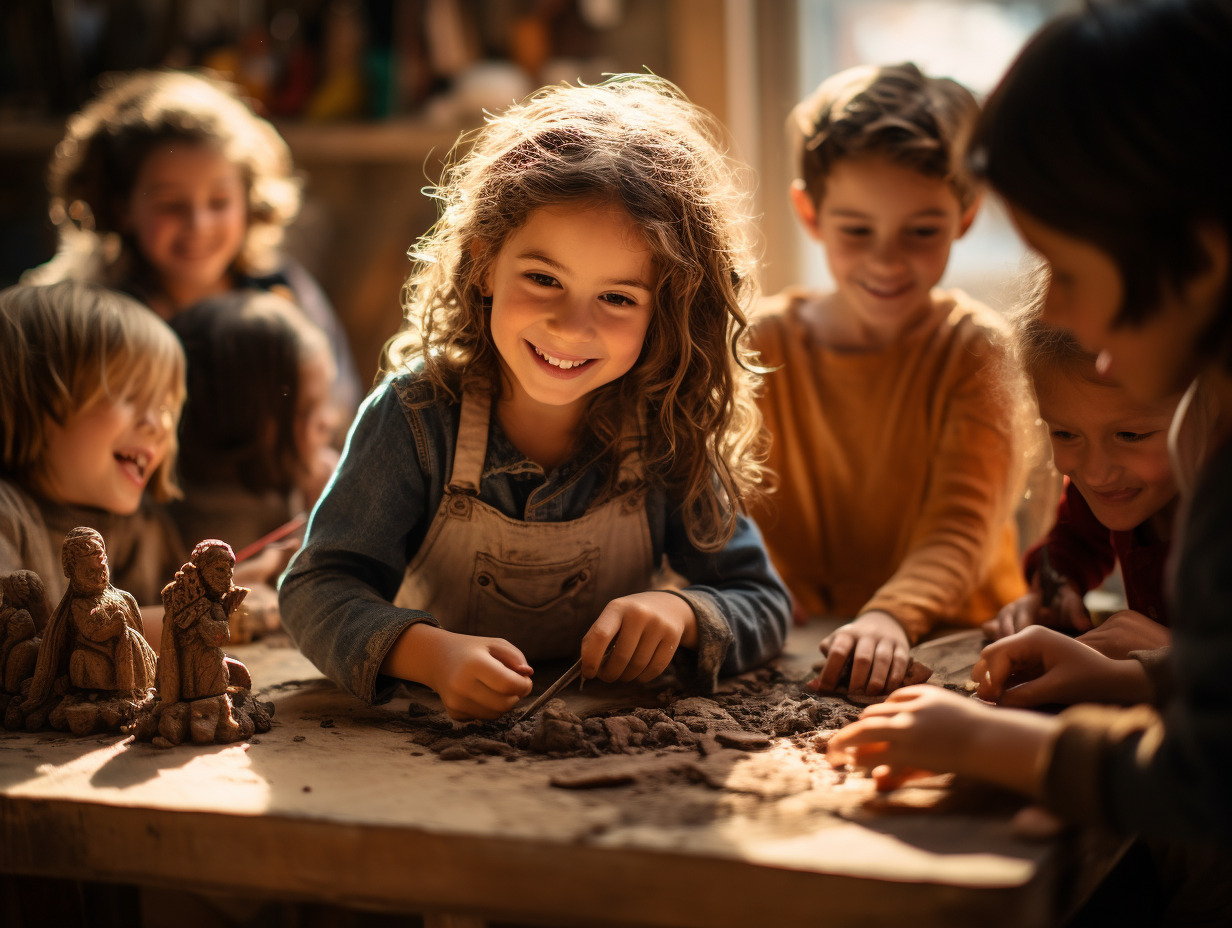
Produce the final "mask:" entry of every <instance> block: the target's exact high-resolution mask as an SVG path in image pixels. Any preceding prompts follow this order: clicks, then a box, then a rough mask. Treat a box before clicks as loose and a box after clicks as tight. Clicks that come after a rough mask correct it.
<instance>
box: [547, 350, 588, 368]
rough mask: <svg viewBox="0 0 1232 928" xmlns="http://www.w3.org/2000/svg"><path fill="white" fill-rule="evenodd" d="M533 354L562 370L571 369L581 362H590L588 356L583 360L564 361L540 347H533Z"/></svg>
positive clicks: (581, 363) (580, 364) (578, 365)
mask: <svg viewBox="0 0 1232 928" xmlns="http://www.w3.org/2000/svg"><path fill="white" fill-rule="evenodd" d="M535 354H537V355H539V357H541V358H543V360H545V361H547V362H548V363H549V364H551V365H552V366H553V367H559V368H560V369H561V370H562V371H568V370H572V369H573V368H575V367H581V366H582V365H583V364H587V363H589V362H590V358H586V359H585V360H584V361H565V360H563V359H561V358H554V357H552V356H551V355H550V354H548V353H547V352H546V351H544V350H543V349H541V348H535Z"/></svg>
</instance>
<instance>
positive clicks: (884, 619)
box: [752, 64, 1024, 695]
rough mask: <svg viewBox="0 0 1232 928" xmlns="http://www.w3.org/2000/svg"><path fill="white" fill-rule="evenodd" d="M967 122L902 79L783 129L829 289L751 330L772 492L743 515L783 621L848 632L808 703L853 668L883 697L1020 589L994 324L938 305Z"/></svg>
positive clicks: (962, 208) (961, 302)
mask: <svg viewBox="0 0 1232 928" xmlns="http://www.w3.org/2000/svg"><path fill="white" fill-rule="evenodd" d="M977 115H978V107H977V105H976V102H975V99H974V98H973V97H972V96H971V94H970V93H969V92H968V91H967V90H965V89H964V88H963V87H961V86H960V85H958V84H956V83H954V82H953V81H949V80H943V79H938V78H931V77H927V76H925V75H924V74H922V73H921V72H920V71H919V69H917V68H916V67H915V66H914V65H911V64H904V65H898V66H893V67H860V68H854V69H852V70H848V71H844V72H842V73H840V74H837V75H834V76H833V77H831V78H830V79H828V80H826V81H825V82H823V83H822V84H821V86H820V87H818V89H817V90H816V91H815V92H814V93H813V94H812V95H811V96H810V97H808V98H807V99H805V100H804V101H803V102H801V103H800V104H798V105H797V106H796V108H795V109H794V110H793V111H792V114H791V117H790V118H789V120H788V130H789V133H790V136H791V140H792V146H793V150H794V152H795V157H796V162H797V169H798V171H799V176H798V179H797V180H796V181H794V182H793V184H792V186H791V191H790V193H791V202H792V205H793V206H794V208H795V211H796V214H797V216H798V217H799V219H800V222H801V224H802V225H803V226H804V228H805V230H806V232H807V233H808V234H809V235H810V236H811V237H812V238H813V239H815V240H816V241H817V242H819V243H820V244H821V245H822V246H823V248H824V249H825V252H826V259H827V261H828V263H829V266H830V271H831V273H832V275H833V277H834V283H835V290H834V292H832V293H811V292H804V291H799V290H789V291H786V292H784V293H783V294H780V295H779V296H777V297H774V298H773V299H772V300H770V301H768V302H767V304H766V310H767V312H768V317H767V318H766V319H764V321H762V320H759V321H758V324H757V326H756V327H755V329H754V331H753V336H752V344H753V346H754V347H756V348H757V350H758V351H759V353H760V355H761V360H762V363H763V364H765V365H767V366H769V367H771V368H774V369H775V370H774V372H773V373H771V374H770V375H768V376H767V377H766V386H765V391H764V394H763V396H762V398H761V401H760V405H761V409H762V412H763V414H764V415H765V419H766V425H767V427H768V428H769V430H770V433H771V435H772V444H771V449H770V457H769V460H768V462H767V465H768V469H769V470H770V471H772V472H773V473H775V474H777V477H778V485H777V492H776V493H775V494H774V495H773V496H770V497H768V498H766V499H765V500H764V501H763V502H762V503H761V504H759V505H758V506H757V507H756V508H755V509H754V510H753V514H754V516H755V517H756V518H757V521H758V524H759V525H760V526H761V528H762V531H763V532H764V533H765V536H766V546H767V548H768V549H769V551H770V554H771V557H772V559H773V560H774V563H775V565H776V566H777V567H778V569H779V570H780V572H781V573H782V575H783V578H784V580H785V582H786V583H787V586H788V588H789V589H790V590H791V592H792V594H793V596H794V598H795V601H796V611H797V614H798V615H800V614H802V615H816V614H826V615H838V616H855V619H854V621H852V622H849V623H848V624H846V625H843V626H842V627H840V628H839V629H838V630H837V631H836V632H834V633H833V634H831V635H829V636H828V637H827V638H825V639H824V640H823V641H822V642H821V650H822V652H823V654H825V655H826V660H825V664H824V666H823V668H822V670H821V673H820V675H819V676H818V678H817V680H816V681H814V683H813V686H814V687H815V688H820V689H822V690H832V689H834V688H835V687H836V686H837V685H838V684H839V683H840V675H841V674H842V673H843V671H844V669H845V668H847V667H848V666H849V667H850V682H849V688H850V690H851V691H852V692H854V693H860V692H864V693H867V694H870V695H875V694H879V693H882V692H887V691H889V690H892V689H894V688H895V687H897V686H898V685H899V684H900V683H901V682H902V680H903V677H904V674H905V672H906V668H907V662H908V650H909V648H910V647H911V645H912V644H913V643H914V642H915V641H916V640H918V639H919V637H920V636H921V635H923V634H925V633H926V632H928V631H929V630H930V629H932V628H933V627H934V626H935V625H936V624H937V623H938V622H942V621H953V622H959V623H965V624H974V623H975V622H982V621H984V620H986V619H987V618H988V617H989V616H990V615H993V614H995V613H996V611H997V610H998V609H1000V608H1001V606H1003V605H1004V604H1005V603H1007V602H1010V601H1012V600H1013V599H1015V598H1016V597H1017V596H1019V595H1021V594H1022V592H1023V590H1024V587H1023V583H1022V578H1021V576H1020V574H1019V571H1018V567H1017V564H1016V560H1017V551H1016V541H1015V532H1014V529H1013V527H1012V524H1011V521H1010V517H1011V515H1012V511H1013V506H1014V502H1015V497H1016V490H1017V479H1016V476H1015V471H1016V454H1017V450H1016V430H1015V422H1016V416H1015V409H1016V400H1015V396H1014V392H1013V390H1012V389H1011V384H1012V381H1013V378H1012V377H1009V376H1008V373H1007V372H1008V367H1007V365H1006V354H1005V350H1004V348H1003V342H1004V323H1003V322H1002V320H1001V318H1000V317H999V316H998V315H997V314H996V313H994V312H992V311H991V310H990V309H988V308H987V307H985V306H983V305H982V304H980V303H977V302H976V301H974V300H972V299H971V298H970V297H969V296H967V295H966V294H964V293H963V292H961V291H959V290H951V291H940V290H936V289H934V288H935V286H936V284H937V282H938V281H939V280H940V279H941V276H942V274H943V273H944V272H945V267H946V262H947V260H948V258H949V253H950V246H951V244H952V243H953V242H954V241H955V240H956V239H958V238H960V237H961V236H962V235H963V234H964V233H965V232H966V231H967V229H968V227H970V225H971V223H972V221H973V220H974V218H975V214H976V210H977V208H978V205H979V193H978V189H977V186H976V183H975V181H974V179H973V178H972V177H971V176H970V174H969V173H968V172H967V171H966V170H965V169H964V168H963V167H962V165H961V155H962V151H961V149H962V143H963V140H964V139H965V137H966V136H967V134H968V133H969V131H970V128H971V126H972V124H973V123H974V121H975V119H976V117H977Z"/></svg>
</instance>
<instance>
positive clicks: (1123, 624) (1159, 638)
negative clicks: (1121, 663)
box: [1078, 609, 1172, 660]
mask: <svg viewBox="0 0 1232 928" xmlns="http://www.w3.org/2000/svg"><path fill="white" fill-rule="evenodd" d="M1078 640H1079V641H1081V642H1082V643H1083V644H1085V645H1089V646H1090V647H1092V648H1094V649H1095V650H1096V651H1098V652H1099V653H1100V654H1102V655H1104V656H1105V657H1111V658H1112V659H1113V660H1125V659H1126V658H1128V657H1129V652H1130V651H1154V650H1156V649H1157V648H1164V647H1167V646H1168V645H1170V644H1172V632H1171V630H1170V629H1169V628H1168V627H1167V626H1166V625H1160V624H1159V623H1158V622H1156V621H1155V620H1154V619H1152V618H1149V617H1148V616H1145V615H1143V614H1142V613H1141V612H1134V610H1132V609H1122V610H1121V611H1120V612H1114V613H1113V614H1112V615H1110V616H1108V618H1107V619H1105V620H1104V622H1103V623H1102V624H1101V625H1098V626H1096V627H1095V628H1093V629H1091V631H1089V632H1087V633H1086V634H1084V635H1079V636H1078Z"/></svg>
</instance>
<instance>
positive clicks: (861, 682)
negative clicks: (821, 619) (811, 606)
mask: <svg viewBox="0 0 1232 928" xmlns="http://www.w3.org/2000/svg"><path fill="white" fill-rule="evenodd" d="M818 648H819V649H820V651H821V653H822V654H823V655H825V658H826V662H825V665H824V666H823V667H822V668H821V673H820V674H818V676H817V679H815V680H810V681H809V683H808V688H809V689H811V690H813V691H814V692H823V693H826V692H833V691H834V690H835V689H837V688H838V687H839V686H840V685H841V684H842V674H843V670H844V669H845V668H846V666H847V661H848V659H850V661H851V678H850V682H849V683H848V684H847V692H848V693H853V694H856V695H866V696H880V695H881V694H882V693H888V692H890V691H891V690H894V689H897V688H898V686H899V684H901V683H902V682H903V678H904V677H905V676H906V675H907V664H908V663H909V662H910V658H911V642H910V641H909V640H908V638H907V631H906V629H904V628H903V627H902V625H900V624H899V623H898V620H897V619H895V618H894V616H892V615H890V614H889V613H888V612H866V613H864V615H862V616H860V617H859V618H858V619H856V620H854V621H852V622H848V623H847V624H846V625H843V626H840V627H839V628H837V629H835V630H834V631H833V632H831V633H830V634H829V635H827V636H826V637H825V638H823V639H821V644H819V645H818Z"/></svg>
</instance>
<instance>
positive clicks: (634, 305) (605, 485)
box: [280, 75, 788, 718]
mask: <svg viewBox="0 0 1232 928" xmlns="http://www.w3.org/2000/svg"><path fill="white" fill-rule="evenodd" d="M714 132H715V127H714V123H713V121H712V120H711V119H710V118H709V117H707V116H706V115H705V114H704V112H703V111H700V110H698V109H696V108H695V107H693V106H692V105H691V104H689V103H688V102H687V101H686V100H685V99H684V98H683V96H682V95H681V94H680V93H679V91H678V90H676V88H674V87H673V86H672V85H671V84H669V83H667V82H666V81H663V80H661V79H659V78H656V77H653V76H649V75H622V76H617V77H613V78H611V79H609V80H607V81H605V82H604V83H602V84H599V85H597V86H593V87H586V86H579V87H571V86H557V87H552V88H548V89H545V90H543V91H540V92H539V93H538V94H536V95H534V96H532V97H531V98H529V99H528V100H526V101H525V102H524V103H522V104H520V105H516V106H513V107H511V108H509V109H508V110H506V111H505V112H503V113H501V114H500V115H499V116H496V117H494V118H492V119H490V121H489V122H488V124H487V125H486V126H485V127H484V128H482V129H481V130H479V131H478V133H477V134H476V135H474V137H473V139H471V140H470V141H471V142H472V145H471V147H470V149H469V152H468V153H467V154H466V155H465V156H464V157H462V158H461V160H460V161H458V162H457V163H456V164H455V165H453V166H452V168H451V169H450V171H449V172H448V174H447V176H446V179H445V181H444V183H443V185H442V186H441V187H440V188H439V189H438V190H437V196H439V197H440V199H441V201H442V213H441V218H440V220H439V222H438V224H437V225H436V226H435V227H434V230H433V231H432V233H430V234H429V236H427V237H426V238H425V239H424V240H422V241H421V242H420V249H419V252H418V255H417V258H418V260H417V263H416V269H415V271H414V273H413V275H412V277H411V279H410V281H409V283H408V285H407V290H406V292H407V312H408V318H409V320H410V327H409V329H408V331H407V333H406V334H405V335H403V336H400V337H398V338H396V339H395V340H394V341H393V342H392V343H391V345H390V349H389V363H390V366H391V367H392V369H393V371H394V373H393V374H392V375H391V376H390V377H389V378H388V379H387V380H386V381H385V382H384V383H383V384H382V385H381V386H380V387H379V388H378V389H377V390H376V391H375V392H374V393H373V395H372V396H370V397H369V398H368V400H367V401H366V402H365V404H364V406H363V408H362V409H361V411H360V414H359V417H358V418H357V420H356V423H355V425H354V426H353V428H352V430H351V434H350V437H349V438H348V441H347V445H346V448H345V449H344V451H343V457H342V461H341V463H340V465H339V468H338V471H337V472H336V474H335V477H334V480H333V482H332V483H331V484H330V486H329V488H328V489H327V490H326V492H325V495H324V496H323V497H322V498H321V501H320V502H319V503H318V504H317V508H316V510H315V511H314V513H313V516H312V519H311V521H310V523H309V527H308V534H307V537H306V539H305V542H304V545H303V547H302V548H301V549H300V551H299V552H298V553H297V554H296V556H295V559H294V560H293V561H292V563H291V566H290V568H289V570H288V572H287V574H286V576H285V578H284V580H283V583H282V587H281V596H280V601H281V606H282V615H283V621H284V624H285V625H286V627H287V628H288V629H289V630H290V631H291V633H292V635H293V637H294V638H295V639H296V642H297V643H298V645H299V646H300V648H301V649H302V650H303V651H304V652H305V653H306V654H307V655H308V656H309V657H310V658H311V659H312V660H313V661H314V662H315V663H316V664H317V665H318V666H319V667H321V668H322V670H324V671H325V672H326V673H327V674H328V675H329V676H330V677H332V678H333V679H334V680H336V681H337V682H339V683H340V684H341V685H342V686H344V687H345V688H346V689H348V690H350V691H351V692H352V693H355V694H356V695H358V696H360V697H362V698H363V699H367V700H372V699H374V698H376V697H377V696H378V695H380V694H383V693H385V692H387V691H388V690H389V688H390V686H391V684H393V683H394V682H396V681H397V680H411V681H417V682H420V683H425V684H427V685H428V686H430V687H431V688H432V689H434V690H436V692H437V693H438V694H439V695H440V697H441V699H442V700H443V702H444V704H445V707H446V709H447V710H448V712H449V713H450V714H451V715H452V716H453V717H455V718H468V717H479V718H492V717H495V716H498V715H500V714H501V713H503V712H506V711H508V710H509V709H510V708H512V707H513V705H514V704H515V703H517V701H518V700H519V699H521V698H522V697H523V696H525V695H527V694H528V693H529V692H530V690H531V673H532V666H531V662H538V661H540V660H546V659H555V658H564V659H570V660H572V659H573V658H576V657H577V656H578V654H579V649H580V654H581V658H582V661H583V673H584V674H585V676H587V677H595V676H598V677H600V678H601V679H603V680H607V681H612V680H617V679H620V680H639V681H647V680H650V679H652V678H654V677H655V676H657V675H658V674H660V673H661V672H662V671H663V670H665V669H666V668H667V666H668V665H669V663H670V662H671V661H672V660H673V659H674V658H678V659H680V660H681V664H680V669H681V670H682V671H683V672H685V673H686V674H687V673H689V672H693V673H695V674H696V676H697V678H698V681H699V682H700V683H702V684H705V683H707V682H712V681H713V680H714V678H715V675H716V674H719V673H734V672H738V671H741V670H744V669H746V668H748V667H751V666H753V665H755V664H757V663H759V662H761V661H764V660H766V659H767V658H769V657H771V656H772V655H774V654H775V653H777V652H778V651H779V649H780V648H781V646H782V642H783V639H784V635H785V633H786V625H787V621H788V600H787V594H786V591H785V590H784V588H783V587H782V585H781V584H780V582H779V580H778V577H777V575H776V574H775V572H774V570H773V569H772V568H771V566H770V564H769V561H768V559H767V557H766V554H765V551H764V549H763V547H762V544H761V539H760V536H759V534H758V532H757V529H756V528H755V527H754V525H753V524H752V523H751V522H749V521H748V520H747V519H746V518H745V517H744V516H743V515H742V514H741V506H742V505H743V503H744V502H745V500H746V499H747V498H748V497H749V494H750V493H751V492H752V491H753V489H754V486H755V484H756V482H757V479H758V477H759V474H760V468H759V466H758V457H757V455H756V454H755V452H756V450H757V440H758V438H759V425H760V423H759V419H758V416H757V412H756V408H755V407H754V405H753V402H752V399H751V396H750V374H749V373H748V372H747V370H746V369H745V368H744V366H743V365H742V364H741V357H740V354H739V353H738V352H737V350H736V349H735V348H734V345H735V344H736V342H735V339H736V337H737V336H738V335H739V334H740V332H741V330H742V329H743V328H744V309H743V306H744V305H745V303H746V301H747V299H748V298H749V296H750V290H751V286H752V278H751V276H750V275H751V272H752V269H753V263H752V258H751V255H750V252H749V245H748V241H747V238H746V225H745V224H744V223H743V222H742V221H741V214H740V213H739V212H738V208H739V207H740V206H741V205H742V204H741V199H740V197H739V194H738V192H737V190H736V188H735V187H734V186H733V183H732V172H733V165H732V164H731V163H730V162H729V161H727V159H725V158H724V157H722V156H721V154H720V153H719V151H718V149H717V147H716V143H715V141H714V138H715V136H714ZM665 556H666V558H667V559H668V561H669V562H670V565H671V567H672V568H673V569H674V570H675V571H676V572H677V573H679V574H681V575H682V576H683V577H685V578H686V579H687V584H686V585H684V586H683V588H681V589H677V590H673V591H671V592H667V591H661V590H655V589H653V583H652V577H653V575H654V573H655V571H656V568H658V567H659V566H660V564H661V562H662V560H663V558H664V557H665ZM609 643H610V644H612V645H613V650H612V652H611V654H610V656H608V657H607V658H606V660H604V654H605V651H606V650H607V647H608V645H609Z"/></svg>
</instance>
